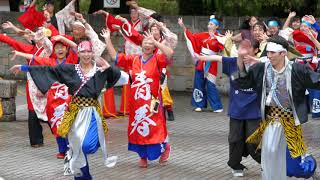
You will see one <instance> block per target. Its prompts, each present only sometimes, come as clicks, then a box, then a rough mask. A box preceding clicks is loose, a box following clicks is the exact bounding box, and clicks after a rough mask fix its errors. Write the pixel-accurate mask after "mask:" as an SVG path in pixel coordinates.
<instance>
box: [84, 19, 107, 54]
mask: <svg viewBox="0 0 320 180" xmlns="http://www.w3.org/2000/svg"><path fill="white" fill-rule="evenodd" d="M85 26H86V35H87V36H88V37H89V38H90V41H91V43H92V51H93V57H94V58H95V59H96V58H99V57H100V56H101V54H102V53H103V51H104V50H105V49H106V44H105V43H103V42H102V41H101V40H100V39H99V36H98V34H97V33H96V32H95V31H94V30H93V29H92V27H91V26H90V25H89V24H88V23H87V24H86V25H85Z"/></svg>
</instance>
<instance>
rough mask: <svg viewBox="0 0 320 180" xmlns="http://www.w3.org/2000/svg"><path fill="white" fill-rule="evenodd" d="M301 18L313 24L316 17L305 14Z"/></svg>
mask: <svg viewBox="0 0 320 180" xmlns="http://www.w3.org/2000/svg"><path fill="white" fill-rule="evenodd" d="M302 20H303V21H307V22H308V23H310V24H314V23H316V22H317V21H316V19H315V18H314V17H313V16H312V15H305V16H303V18H302Z"/></svg>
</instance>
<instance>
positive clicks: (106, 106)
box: [102, 88, 117, 117]
mask: <svg viewBox="0 0 320 180" xmlns="http://www.w3.org/2000/svg"><path fill="white" fill-rule="evenodd" d="M102 109H103V110H102V112H103V116H104V117H116V114H117V113H116V106H115V100H114V89H113V88H109V89H107V90H106V91H105V92H104V93H103V108H102Z"/></svg>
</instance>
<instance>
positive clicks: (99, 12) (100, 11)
mask: <svg viewBox="0 0 320 180" xmlns="http://www.w3.org/2000/svg"><path fill="white" fill-rule="evenodd" d="M93 14H102V15H106V16H108V15H109V13H108V12H107V11H104V10H102V9H100V10H98V11H96V12H94V13H93Z"/></svg>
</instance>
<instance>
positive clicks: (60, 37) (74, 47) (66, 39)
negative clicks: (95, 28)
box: [52, 35, 78, 49]
mask: <svg viewBox="0 0 320 180" xmlns="http://www.w3.org/2000/svg"><path fill="white" fill-rule="evenodd" d="M52 39H53V40H54V41H63V42H65V43H67V44H68V45H69V46H70V47H71V48H72V49H77V47H78V45H77V44H76V43H75V42H73V41H71V40H70V39H68V38H66V37H64V36H61V35H57V36H54V37H52Z"/></svg>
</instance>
